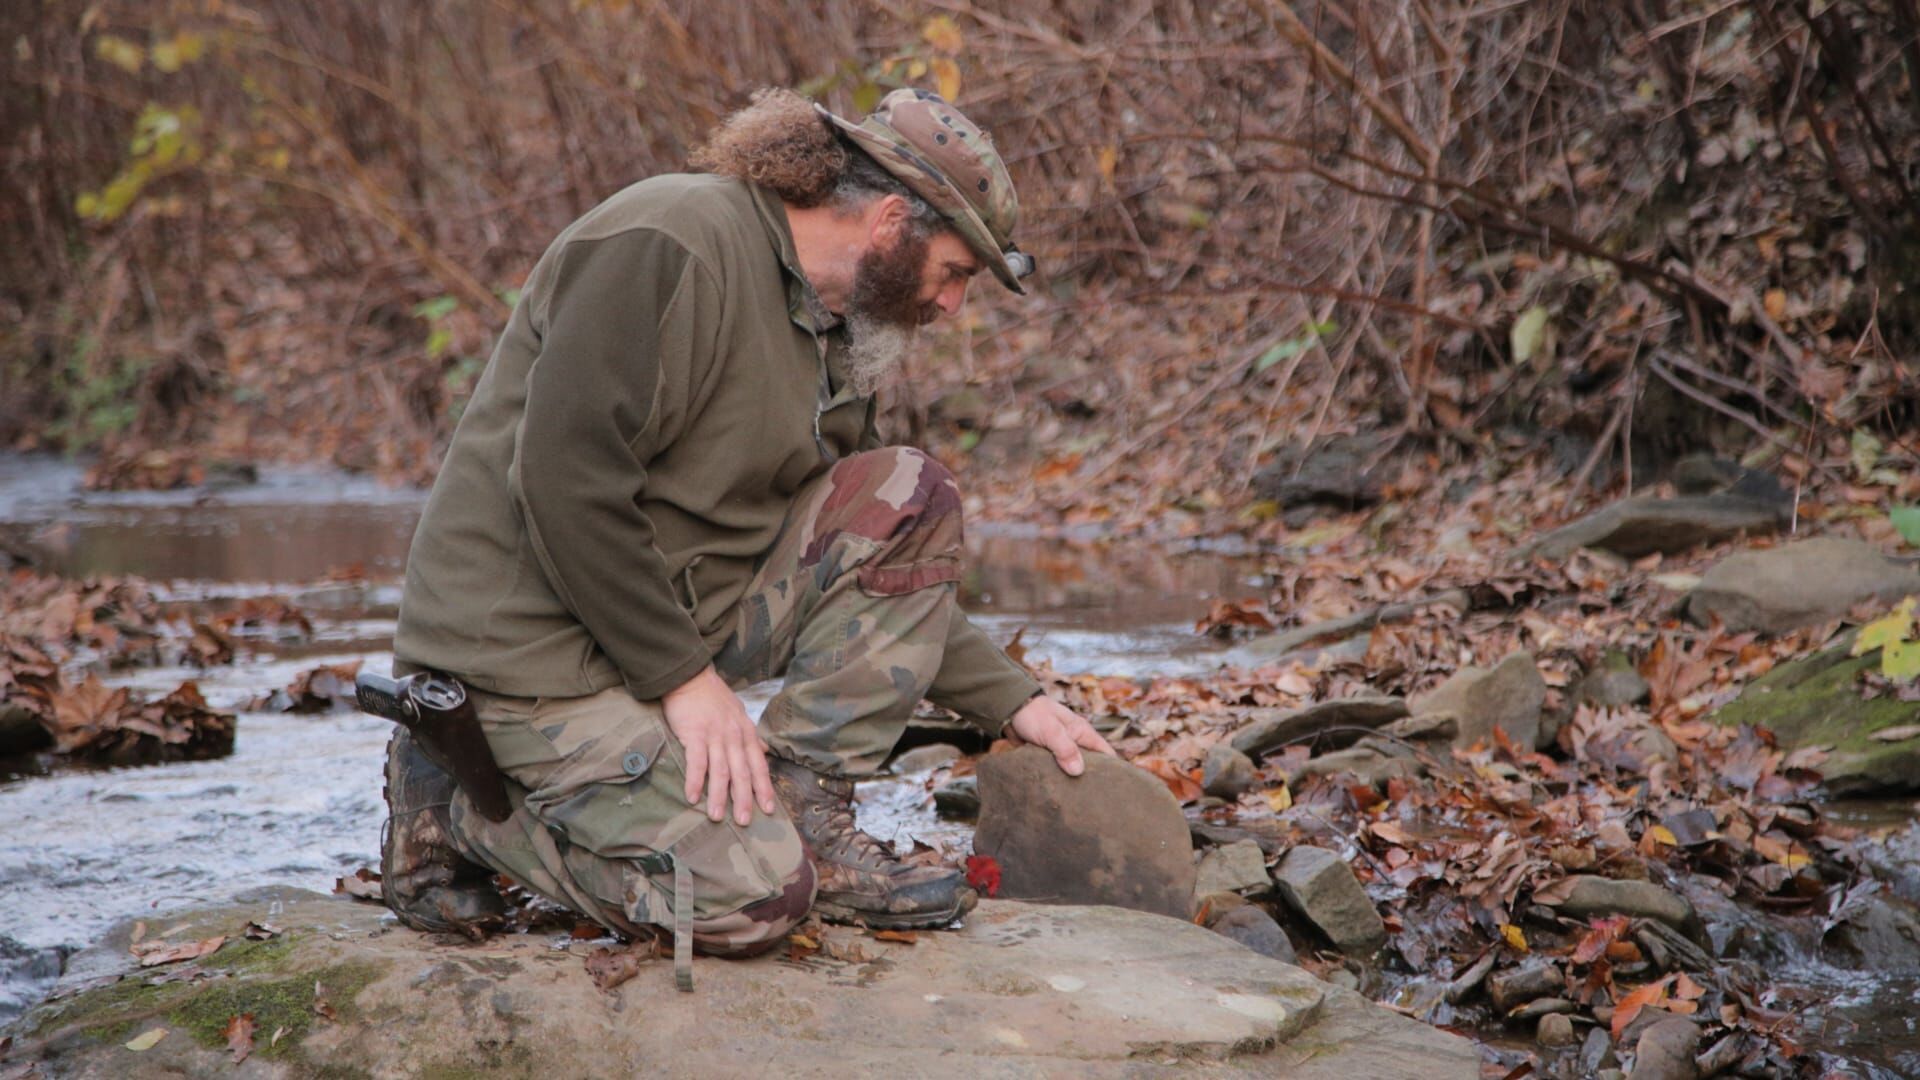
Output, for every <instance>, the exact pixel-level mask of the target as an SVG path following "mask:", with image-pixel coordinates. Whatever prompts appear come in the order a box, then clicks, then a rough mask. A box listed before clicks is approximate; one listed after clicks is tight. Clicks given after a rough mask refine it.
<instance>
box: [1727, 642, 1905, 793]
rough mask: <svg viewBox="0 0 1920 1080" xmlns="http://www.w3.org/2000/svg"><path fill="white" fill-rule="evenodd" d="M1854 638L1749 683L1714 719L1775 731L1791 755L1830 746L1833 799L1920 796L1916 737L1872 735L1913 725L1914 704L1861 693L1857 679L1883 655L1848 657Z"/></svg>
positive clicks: (1826, 777) (1825, 764)
mask: <svg viewBox="0 0 1920 1080" xmlns="http://www.w3.org/2000/svg"><path fill="white" fill-rule="evenodd" d="M1851 645H1852V635H1847V636H1845V637H1843V638H1841V639H1840V640H1839V641H1837V642H1836V643H1835V644H1834V645H1832V646H1830V647H1828V648H1827V649H1825V650H1823V651H1821V652H1818V653H1815V654H1813V655H1812V656H1806V657H1802V658H1800V659H1798V660H1791V661H1788V662H1787V663H1784V664H1781V665H1780V666H1779V667H1776V668H1774V669H1773V670H1772V671H1770V672H1768V673H1767V674H1765V675H1763V676H1761V677H1760V678H1758V679H1756V680H1754V681H1753V682H1752V683H1751V684H1749V685H1748V686H1747V688H1746V689H1745V690H1743V691H1742V692H1741V694H1740V696H1739V697H1738V698H1736V699H1734V700H1733V701H1731V702H1729V703H1728V704H1727V705H1725V706H1724V707H1722V708H1721V710H1720V711H1719V712H1718V713H1716V714H1715V715H1714V719H1715V720H1716V721H1718V722H1719V723H1722V724H1727V725H1740V724H1752V725H1754V726H1756V727H1764V728H1766V729H1767V730H1769V731H1771V732H1773V734H1774V736H1775V737H1776V738H1778V739H1779V740H1780V744H1781V746H1782V747H1784V748H1786V749H1788V750H1794V749H1798V748H1800V747H1804V746H1821V747H1826V748H1827V757H1826V760H1824V761H1822V762H1821V763H1820V775H1821V778H1822V780H1823V781H1824V782H1825V785H1826V788H1827V790H1828V791H1829V792H1831V793H1833V794H1835V795H1869V794H1878V793H1905V792H1912V791H1920V739H1902V740H1896V741H1891V742H1888V741H1882V740H1879V739H1876V738H1874V737H1873V736H1874V734H1875V733H1876V732H1879V731H1884V730H1886V729H1888V728H1893V727H1900V726H1903V725H1907V724H1911V723H1913V722H1914V706H1913V704H1912V703H1911V702H1902V701H1900V700H1898V699H1897V698H1895V697H1893V696H1892V695H1888V696H1885V697H1878V698H1863V697H1861V696H1860V687H1859V682H1858V679H1859V675H1860V673H1861V672H1863V671H1867V670H1878V668H1879V664H1880V652H1879V650H1877V649H1876V650H1874V651H1872V652H1869V653H1867V654H1866V655H1864V656H1848V655H1847V653H1848V651H1849V649H1850V648H1851Z"/></svg>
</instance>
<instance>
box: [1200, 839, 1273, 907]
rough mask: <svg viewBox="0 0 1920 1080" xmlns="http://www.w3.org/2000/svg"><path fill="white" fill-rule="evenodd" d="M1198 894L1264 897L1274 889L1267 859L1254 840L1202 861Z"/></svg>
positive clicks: (1212, 853)
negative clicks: (1236, 894) (1233, 894)
mask: <svg viewBox="0 0 1920 1080" xmlns="http://www.w3.org/2000/svg"><path fill="white" fill-rule="evenodd" d="M1196 880H1197V884H1196V885H1195V886H1194V891H1195V892H1196V893H1197V894H1198V895H1200V896H1205V895H1207V894H1208V893H1241V894H1247V893H1263V892H1267V891H1269V890H1271V889H1272V888H1273V878H1272V877H1271V876H1269V875H1268V874H1267V856H1266V853H1265V852H1262V851H1261V850H1260V845H1259V844H1258V843H1256V842H1254V841H1252V840H1238V841H1235V842H1234V843H1231V844H1227V845H1224V846H1222V847H1217V848H1214V849H1213V850H1212V851H1209V852H1207V853H1206V854H1205V855H1202V856H1201V857H1200V868H1199V871H1198V874H1197V878H1196Z"/></svg>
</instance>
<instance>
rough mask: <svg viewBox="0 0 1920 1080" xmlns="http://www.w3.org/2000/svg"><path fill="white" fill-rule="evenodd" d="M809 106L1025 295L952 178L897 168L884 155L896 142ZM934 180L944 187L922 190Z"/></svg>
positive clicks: (1008, 284) (928, 169)
mask: <svg viewBox="0 0 1920 1080" xmlns="http://www.w3.org/2000/svg"><path fill="white" fill-rule="evenodd" d="M813 108H814V111H815V112H817V113H819V114H820V115H821V116H823V117H825V118H826V119H827V120H829V121H831V122H832V123H833V126H834V127H836V128H838V129H839V130H840V132H841V134H843V135H845V136H846V137H847V138H848V139H850V140H852V142H853V144H854V145H855V146H858V147H859V148H860V149H861V150H863V151H865V152H866V154H867V156H868V157H870V158H872V159H873V161H874V163H875V164H877V165H879V166H880V167H881V168H882V169H885V170H886V171H887V173H888V174H889V175H891V176H893V177H895V178H897V179H898V180H899V181H900V182H901V183H903V184H905V185H907V188H908V190H910V191H912V192H914V193H915V194H917V195H920V196H921V197H922V198H925V199H926V200H927V202H928V204H929V205H931V206H933V207H934V209H936V210H938V211H939V212H940V215H941V216H942V217H944V218H946V219H947V221H948V222H949V223H950V224H952V226H953V231H954V232H956V233H959V234H960V239H962V240H964V241H966V244H967V246H968V247H969V248H972V249H973V253H974V254H975V255H978V256H979V257H980V261H981V262H983V263H985V264H986V267H987V269H989V270H991V271H993V276H994V277H996V278H999V279H1000V284H1002V285H1005V286H1006V287H1007V288H1008V289H1011V290H1012V291H1013V292H1014V293H1015V294H1017V295H1021V296H1024V295H1026V292H1027V290H1026V289H1024V288H1021V286H1020V279H1019V278H1017V277H1015V276H1014V275H1013V268H1012V267H1010V266H1008V265H1007V256H1006V253H1005V252H1003V251H1001V250H1000V245H999V244H997V243H995V242H994V239H993V232H992V231H991V230H989V229H988V228H987V223H986V222H985V221H982V220H981V219H980V215H979V214H976V213H974V211H973V208H972V207H970V206H968V205H967V200H966V197H965V196H964V195H962V194H961V193H960V190H959V189H958V188H956V187H954V186H953V182H952V181H950V180H948V179H946V178H945V176H944V174H942V173H941V172H940V170H938V169H936V168H934V167H933V166H932V165H931V164H928V165H926V166H925V168H924V169H916V170H912V171H905V170H901V169H897V168H895V167H894V166H893V165H892V164H891V163H890V162H889V161H888V160H887V159H888V156H889V155H890V154H897V153H900V152H901V148H900V147H899V146H898V145H895V144H892V143H889V142H887V141H886V140H884V139H882V138H880V137H879V136H877V135H875V134H874V133H873V132H871V131H868V130H867V129H866V128H864V127H861V126H860V125H858V124H850V123H848V122H847V121H846V120H843V119H841V118H840V117H838V116H835V115H834V114H833V113H831V112H829V111H827V108H826V107H825V106H824V105H820V104H817V103H816V104H815V105H814V107H813ZM922 160H923V161H924V160H925V159H922ZM935 177H938V179H934V178H935ZM936 183H937V184H939V185H940V187H941V188H943V189H944V191H943V192H937V193H936V192H928V191H926V190H924V188H925V187H926V186H927V185H930V184H936ZM942 204H951V205H954V206H957V207H959V209H958V210H957V211H955V210H948V209H946V208H945V206H943V205H942Z"/></svg>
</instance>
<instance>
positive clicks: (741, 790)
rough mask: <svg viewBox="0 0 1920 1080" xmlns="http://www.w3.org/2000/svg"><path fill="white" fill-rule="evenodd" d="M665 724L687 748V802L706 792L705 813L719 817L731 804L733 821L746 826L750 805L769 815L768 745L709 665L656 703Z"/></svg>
mask: <svg viewBox="0 0 1920 1080" xmlns="http://www.w3.org/2000/svg"><path fill="white" fill-rule="evenodd" d="M660 703H661V705H662V706H664V707H665V709H666V712H667V727H669V728H671V729H672V730H673V736H674V738H676V739H679V740H680V745H681V746H682V747H684V748H686V751H687V801H688V802H690V803H693V804H694V805H696V806H697V805H699V803H700V793H701V791H702V790H703V789H704V790H705V791H706V795H707V817H709V818H711V819H712V820H714V821H720V820H722V819H724V818H725V817H726V816H727V803H728V802H729V801H731V802H732V803H733V820H734V821H735V822H736V823H738V824H739V825H741V826H745V825H747V824H749V823H750V822H752V820H753V804H754V803H755V802H756V801H757V802H758V803H759V804H760V812H761V813H763V814H771V813H773V780H772V779H771V778H769V777H768V776H767V749H766V747H765V746H763V745H762V744H761V742H760V735H759V733H758V732H756V731H754V729H753V718H752V717H749V716H748V715H747V710H746V707H745V706H744V705H741V704H740V695H738V694H736V693H734V692H733V689H732V688H731V687H729V686H728V685H727V684H726V682H725V681H724V680H722V679H721V678H720V676H719V674H718V673H717V672H715V671H714V670H713V667H712V665H708V667H707V669H706V670H705V671H702V672H701V673H700V674H698V675H695V676H694V677H693V678H691V679H688V680H687V681H686V682H685V683H683V684H681V685H680V686H679V687H678V688H676V689H673V690H669V691H667V696H666V697H664V698H662V699H661V701H660Z"/></svg>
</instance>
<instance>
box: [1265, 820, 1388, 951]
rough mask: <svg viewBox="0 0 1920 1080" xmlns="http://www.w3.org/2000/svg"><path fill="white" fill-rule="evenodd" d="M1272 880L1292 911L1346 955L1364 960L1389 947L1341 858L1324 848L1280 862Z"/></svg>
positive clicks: (1376, 916) (1378, 921)
mask: <svg viewBox="0 0 1920 1080" xmlns="http://www.w3.org/2000/svg"><path fill="white" fill-rule="evenodd" d="M1273 878H1274V882H1275V884H1276V885H1278V886H1279V888H1280V896H1281V898H1282V899H1284V900H1285V901H1286V902H1287V906H1288V907H1289V908H1292V909H1293V910H1294V911H1296V912H1298V913H1299V914H1300V915H1301V916H1303V917H1304V918H1305V919H1306V920H1307V921H1308V922H1310V923H1312V924H1313V925H1314V926H1315V927H1317V928H1318V929H1319V930H1320V932H1321V933H1323V934H1325V935H1326V936H1327V939H1328V940H1329V941H1332V942H1333V944H1334V945H1335V946H1336V947H1337V948H1339V950H1340V951H1341V952H1344V953H1349V954H1352V955H1361V956H1364V955H1367V954H1370V953H1372V952H1373V951H1374V950H1376V949H1378V948H1379V947H1380V946H1382V945H1384V944H1386V941H1387V926H1386V923H1385V922H1384V921H1382V920H1381V918H1380V913H1379V912H1378V911H1376V910H1375V909H1374V906H1373V901H1372V900H1369V899H1367V891H1366V890H1365V889H1363V888H1361V887H1360V879H1359V878H1356V877H1354V875H1353V868H1352V867H1350V866H1348V865H1347V863H1346V860H1344V859H1342V858H1340V856H1338V855H1336V854H1334V853H1333V852H1331V851H1328V850H1326V849H1325V848H1317V847H1306V846H1301V847H1296V848H1294V849H1292V850H1290V851H1288V852H1287V853H1286V855H1284V856H1282V857H1281V859H1280V865H1279V866H1277V867H1276V868H1275V869H1274V872H1273Z"/></svg>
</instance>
